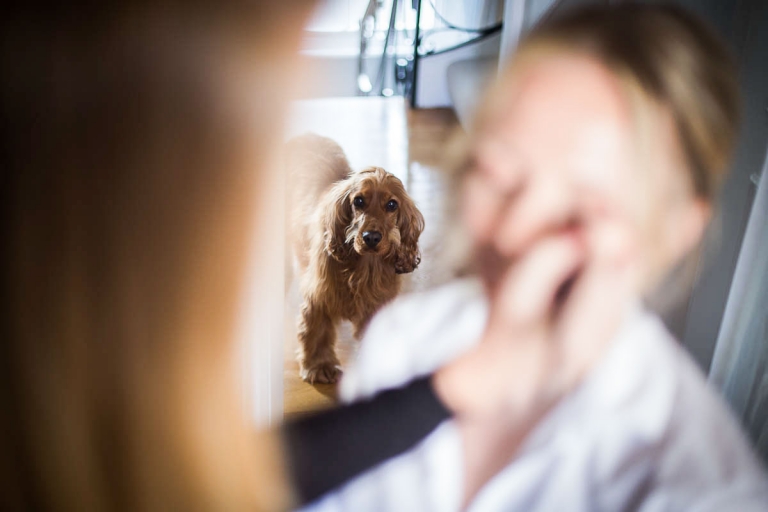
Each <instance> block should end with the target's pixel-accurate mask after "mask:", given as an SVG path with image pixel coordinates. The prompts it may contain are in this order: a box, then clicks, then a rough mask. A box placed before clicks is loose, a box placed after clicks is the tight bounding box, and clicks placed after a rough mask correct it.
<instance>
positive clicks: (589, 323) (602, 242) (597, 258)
mask: <svg viewBox="0 0 768 512" xmlns="http://www.w3.org/2000/svg"><path fill="white" fill-rule="evenodd" d="M587 237H588V238H589V239H590V242H589V244H588V245H589V247H590V251H589V252H590V254H589V259H588V261H587V264H586V266H585V267H584V270H583V271H582V272H581V274H580V275H579V278H578V279H577V280H576V282H575V283H574V285H573V288H572V290H571V292H570V294H569V296H568V298H567V300H566V302H565V303H564V305H563V307H562V309H561V311H560V315H559V317H558V319H557V322H556V325H555V326H554V328H555V329H554V330H555V333H554V334H555V335H554V338H555V339H556V340H557V345H558V349H559V354H558V356H557V357H558V359H559V360H560V362H559V366H560V371H559V372H558V379H559V382H558V386H559V387H561V388H562V389H566V390H567V389H569V388H570V387H572V386H573V385H574V384H575V383H576V382H577V381H578V380H579V379H581V377H582V376H583V375H584V374H586V373H587V372H588V371H589V370H590V369H591V368H592V367H593V366H594V365H595V364H596V362H597V361H598V360H599V359H600V357H601V356H602V354H603V353H604V352H605V350H606V348H607V346H608V344H609V343H610V341H611V340H612V339H614V338H615V336H616V334H617V332H618V330H619V329H620V327H621V324H622V322H623V321H624V319H625V318H626V314H627V312H628V311H629V309H630V307H631V305H632V303H633V302H634V301H635V297H636V292H635V290H634V287H633V263H632V262H633V259H632V253H631V247H630V246H628V243H629V239H630V235H629V233H627V231H626V228H625V227H622V225H621V223H619V222H617V221H615V220H611V219H603V220H602V221H596V225H595V226H593V228H592V229H591V230H590V233H589V234H588V235H587Z"/></svg>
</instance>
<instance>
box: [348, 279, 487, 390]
mask: <svg viewBox="0 0 768 512" xmlns="http://www.w3.org/2000/svg"><path fill="white" fill-rule="evenodd" d="M486 315H487V303H486V300H485V295H484V293H483V288H482V285H481V283H480V282H479V281H477V280H475V279H461V280H456V281H453V282H451V283H449V284H446V285H443V286H440V287H438V288H435V289H433V290H429V291H425V292H420V293H413V294H407V295H402V296H400V297H398V298H397V299H395V300H394V301H393V302H391V303H390V304H388V305H387V306H386V307H384V308H383V309H382V310H381V311H379V312H378V313H377V314H376V316H375V317H374V318H373V320H372V321H371V324H370V326H369V327H368V330H367V331H366V334H365V336H364V338H363V339H362V340H361V344H360V349H359V351H358V354H357V356H356V358H355V360H354V361H353V362H352V363H350V364H349V365H348V367H347V368H346V369H345V373H344V377H343V378H342V381H341V385H340V395H341V398H342V400H345V401H349V400H354V399H357V398H361V397H364V396H369V395H372V394H374V393H376V392H377V391H380V390H382V389H386V388H392V387H396V386H400V385H402V384H405V383H406V382H408V381H409V380H411V379H413V378H414V377H417V376H420V375H424V374H427V373H430V372H431V371H433V370H435V369H436V368H438V367H439V366H441V365H442V364H444V363H445V362H447V361H449V360H451V359H453V358H455V357H457V356H458V355H460V354H461V353H463V352H464V351H466V350H467V349H468V348H470V347H471V346H473V345H474V344H475V343H476V342H477V341H478V339H479V336H480V334H481V332H482V329H483V326H484V325H485V320H486Z"/></svg>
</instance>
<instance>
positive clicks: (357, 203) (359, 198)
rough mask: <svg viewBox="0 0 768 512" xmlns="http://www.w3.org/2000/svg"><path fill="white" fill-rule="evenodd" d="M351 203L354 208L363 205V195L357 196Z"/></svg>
mask: <svg viewBox="0 0 768 512" xmlns="http://www.w3.org/2000/svg"><path fill="white" fill-rule="evenodd" d="M353 204H354V205H355V208H362V207H363V206H365V200H364V199H363V196H357V197H356V198H355V200H354V202H353Z"/></svg>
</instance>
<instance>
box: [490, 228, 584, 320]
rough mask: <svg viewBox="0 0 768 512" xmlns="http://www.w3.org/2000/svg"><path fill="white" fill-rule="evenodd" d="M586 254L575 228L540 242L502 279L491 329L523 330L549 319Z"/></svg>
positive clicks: (495, 300)
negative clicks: (560, 292)
mask: <svg viewBox="0 0 768 512" xmlns="http://www.w3.org/2000/svg"><path fill="white" fill-rule="evenodd" d="M584 257H585V251H584V246H583V243H582V241H581V240H580V238H579V236H578V235H577V234H576V233H574V232H573V231H570V232H561V233H560V234H558V235H553V236H549V237H547V238H544V239H543V240H542V241H540V242H538V243H537V244H536V245H535V246H533V247H532V248H531V249H530V250H529V251H528V252H527V253H526V254H525V255H523V256H522V257H521V258H520V259H519V260H518V261H516V262H515V264H514V265H512V266H511V267H510V269H509V270H508V271H507V272H506V274H505V275H504V277H503V278H502V281H501V283H500V284H499V286H498V288H497V293H496V297H495V298H494V305H493V307H492V312H491V319H490V323H489V328H490V327H491V325H490V324H494V327H495V328H499V329H521V328H527V327H529V326H531V325H532V324H535V323H539V322H546V321H549V316H550V313H551V312H552V307H553V304H554V301H555V297H556V295H557V293H558V290H559V289H560V287H561V286H562V285H563V283H564V282H565V281H566V280H567V279H568V278H569V277H570V276H572V275H573V274H574V272H576V271H577V269H578V268H579V267H580V266H581V265H583V263H584Z"/></svg>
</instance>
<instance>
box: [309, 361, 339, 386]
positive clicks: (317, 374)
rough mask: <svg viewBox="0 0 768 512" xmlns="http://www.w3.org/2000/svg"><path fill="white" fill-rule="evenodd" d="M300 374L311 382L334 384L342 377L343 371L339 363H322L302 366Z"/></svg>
mask: <svg viewBox="0 0 768 512" xmlns="http://www.w3.org/2000/svg"><path fill="white" fill-rule="evenodd" d="M299 374H300V375H301V378H302V380H304V381H305V382H308V383H310V384H334V383H336V382H338V380H339V379H340V378H341V374H342V371H341V367H340V366H339V365H338V364H333V363H321V364H317V365H313V366H310V367H308V368H302V369H301V371H300V372H299Z"/></svg>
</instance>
